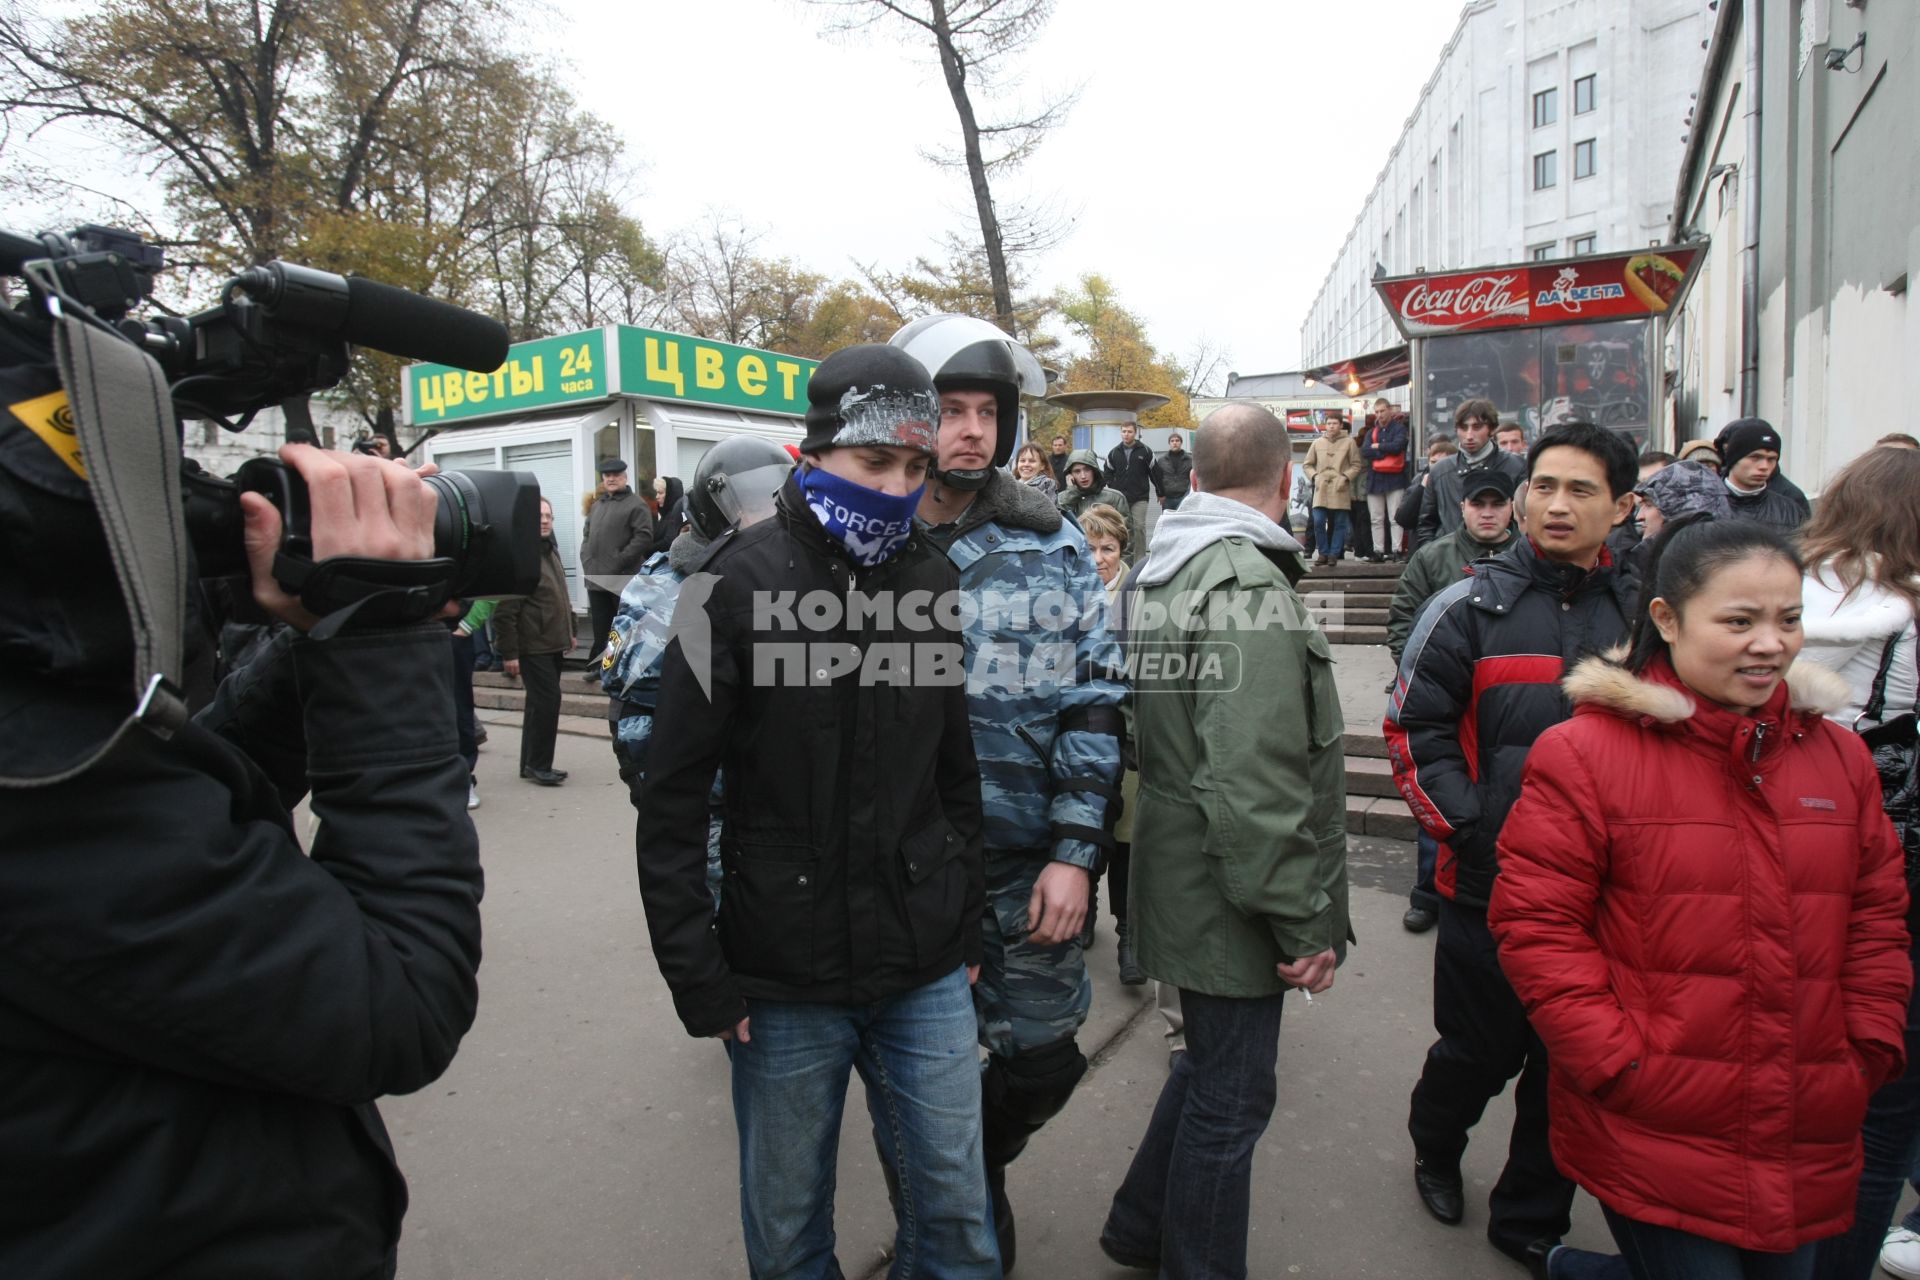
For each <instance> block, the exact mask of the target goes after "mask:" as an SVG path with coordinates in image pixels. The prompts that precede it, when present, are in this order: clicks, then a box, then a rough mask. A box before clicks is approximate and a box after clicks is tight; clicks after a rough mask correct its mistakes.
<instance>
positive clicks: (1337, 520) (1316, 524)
mask: <svg viewBox="0 0 1920 1280" xmlns="http://www.w3.org/2000/svg"><path fill="white" fill-rule="evenodd" d="M1352 532H1353V513H1352V512H1351V511H1348V510H1346V509H1345V508H1335V507H1315V508H1314V509H1313V545H1314V548H1315V551H1316V553H1317V554H1319V555H1323V556H1331V557H1333V558H1334V559H1335V560H1338V559H1339V558H1340V557H1341V556H1342V555H1344V554H1345V553H1346V550H1347V535H1348V534H1349V533H1352Z"/></svg>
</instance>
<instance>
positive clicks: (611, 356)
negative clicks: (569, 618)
mask: <svg viewBox="0 0 1920 1280" xmlns="http://www.w3.org/2000/svg"><path fill="white" fill-rule="evenodd" d="M815 364H816V362H815V361H812V360H803V359H801V358H800V357H798V356H789V355H781V354H779V353H778V352H773V351H760V350H756V349H754V348H752V347H737V346H733V345H731V344H729V343H725V342H710V341H708V340H707V339H705V338H692V337H688V336H687V335H685V334H679V333H662V332H660V331H658V330H654V329H641V328H637V327H635V326H632V325H607V326H605V327H604V328H599V329H587V330H584V331H582V332H580V333H568V334H561V335H560V336H558V337H552V338H540V339H537V340H535V341H532V342H520V343H515V344H514V346H513V347H512V348H510V349H509V351H508V352H507V360H506V363H505V364H503V365H501V366H500V367H499V368H498V369H496V370H494V371H493V372H492V373H468V372H466V371H465V370H461V369H453V368H449V367H447V366H446V365H435V364H417V365H413V366H411V367H409V368H408V369H407V372H406V377H405V379H404V380H403V381H402V383H401V400H402V404H401V410H402V416H403V419H404V421H405V422H406V423H407V424H408V425H410V426H412V427H415V428H418V429H420V430H422V431H427V432H431V433H432V434H431V435H430V437H429V438H428V440H427V441H426V443H425V445H424V446H423V447H422V454H423V455H424V458H425V459H426V460H428V461H431V462H435V463H438V464H439V465H440V466H441V467H443V468H453V467H460V468H464V469H468V470H480V469H489V470H490V469H496V468H497V469H502V470H511V471H531V472H533V473H534V475H536V476H538V477H539V480H540V491H541V493H542V494H544V495H545V496H546V497H547V498H548V499H549V500H550V501H551V502H552V503H553V520H554V537H555V539H556V540H557V542H558V543H559V547H560V557H561V559H562V560H564V561H565V562H566V566H567V587H568V590H569V591H570V592H571V593H572V595H573V603H574V607H575V608H576V609H580V610H584V609H585V608H586V588H585V586H584V585H582V583H581V582H580V565H579V553H580V526H581V522H582V519H583V518H584V517H583V511H582V499H583V498H584V497H585V496H586V495H587V494H590V493H591V492H592V491H593V490H594V488H595V486H596V485H597V484H598V482H599V475H598V466H599V463H600V460H601V459H603V458H624V459H626V462H627V467H628V472H627V474H628V476H629V477H630V479H631V482H632V484H633V486H634V487H635V488H636V489H640V490H643V491H644V490H645V488H646V487H647V486H649V485H651V484H652V482H653V479H654V477H655V476H657V475H665V476H677V477H679V478H680V479H681V480H682V481H685V480H687V479H689V478H691V477H692V475H693V469H694V467H695V466H696V465H697V464H698V463H699V461H700V459H701V458H702V457H703V456H704V455H705V454H706V452H707V450H708V449H709V448H711V447H712V446H713V445H714V444H715V443H716V442H718V441H721V440H724V439H726V438H728V437H729V436H736V435H742V434H746V435H758V436H763V437H765V438H766V439H769V440H772V441H774V442H776V443H779V444H789V443H792V444H798V443H799V442H800V439H801V436H802V431H801V422H800V419H801V417H802V416H803V415H804V414H805V413H806V410H807V379H808V378H810V377H811V376H812V374H813V369H814V366H815Z"/></svg>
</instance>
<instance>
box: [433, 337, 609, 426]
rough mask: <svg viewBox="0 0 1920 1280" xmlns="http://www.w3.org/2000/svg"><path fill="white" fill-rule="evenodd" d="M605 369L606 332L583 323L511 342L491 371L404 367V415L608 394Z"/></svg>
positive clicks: (517, 408) (497, 409)
mask: <svg viewBox="0 0 1920 1280" xmlns="http://www.w3.org/2000/svg"><path fill="white" fill-rule="evenodd" d="M611 386H612V384H611V382H610V381H609V379H608V369H607V333H606V330H604V329H588V330H587V331H585V332H584V333H568V334H563V335H561V336H560V337H557V338H539V339H536V340H535V341H533V342H516V343H514V344H513V346H511V347H509V348H508V349H507V360H506V363H505V364H503V365H501V366H500V367H499V368H498V369H495V370H494V371H493V372H492V373H468V372H467V371H466V370H465V369H450V368H448V367H447V366H446V365H443V364H416V365H413V366H410V367H409V368H408V369H407V404H406V409H407V414H406V416H407V420H408V421H409V422H412V423H414V424H416V425H427V424H431V423H435V422H458V421H460V420H462V419H466V418H478V417H491V416H492V415H494V414H498V413H518V412H521V411H523V410H527V409H544V408H549V407H551V406H553V405H562V404H572V403H574V402H575V401H577V400H604V399H605V398H606V397H607V396H608V395H610V394H612V391H611Z"/></svg>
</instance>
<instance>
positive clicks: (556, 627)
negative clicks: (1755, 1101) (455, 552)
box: [493, 498, 612, 787]
mask: <svg viewBox="0 0 1920 1280" xmlns="http://www.w3.org/2000/svg"><path fill="white" fill-rule="evenodd" d="M540 540H541V551H540V585H539V586H538V587H536V588H534V592H533V594H532V595H530V596H514V597H512V598H510V599H507V600H502V601H501V602H500V607H499V608H498V609H496V610H494V613H493V635H494V648H495V649H496V650H497V651H498V652H499V654H500V657H501V659H502V661H503V662H504V664H505V667H504V669H505V671H506V673H507V674H508V675H510V676H513V677H514V678H516V679H518V680H519V681H520V682H521V685H522V686H523V687H524V688H525V689H526V691H527V701H526V707H525V709H524V710H522V711H521V713H520V776H521V777H523V778H525V779H527V780H528V781H530V782H536V783H538V784H539V785H541V786H543V787H557V786H559V785H560V784H561V783H562V782H565V781H566V780H567V771H566V770H565V769H556V768H554V767H553V748H554V743H555V742H556V740H557V736H558V734H559V732H560V659H561V657H562V655H564V654H565V653H566V652H567V651H568V650H569V649H571V648H573V601H572V600H571V599H570V598H569V597H568V595H567V566H566V564H565V563H564V562H563V561H562V560H561V559H560V548H559V546H557V545H556V544H555V543H554V540H553V504H552V503H551V502H549V501H547V500H546V499H545V498H542V499H540ZM608 625H609V628H611V625H612V624H611V623H609V624H608Z"/></svg>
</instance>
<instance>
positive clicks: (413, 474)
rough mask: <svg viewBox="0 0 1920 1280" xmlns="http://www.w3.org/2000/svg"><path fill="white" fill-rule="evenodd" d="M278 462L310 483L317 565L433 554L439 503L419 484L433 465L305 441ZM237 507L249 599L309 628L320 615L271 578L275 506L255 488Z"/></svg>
mask: <svg viewBox="0 0 1920 1280" xmlns="http://www.w3.org/2000/svg"><path fill="white" fill-rule="evenodd" d="M280 460H281V461H282V462H285V463H286V464H287V465H288V466H290V467H292V468H293V469H294V470H295V471H297V472H299V473H300V477H301V478H302V479H303V480H305V481H306V482H307V510H308V512H309V513H310V518H311V521H312V526H313V527H312V533H313V558H314V560H315V561H316V562H318V561H321V560H326V559H330V558H331V557H334V556H364V557H367V558H369V559H374V560H426V559H430V558H431V557H432V556H433V517H434V509H435V507H436V505H437V500H436V499H435V497H434V494H433V490H432V489H430V488H428V487H427V486H426V485H424V484H422V483H421V481H420V478H421V477H422V476H425V475H431V474H433V467H432V466H431V465H428V466H425V467H422V468H421V469H420V470H418V471H410V470H408V469H407V468H406V467H404V466H402V465H401V464H400V463H397V462H388V461H386V460H384V459H382V458H375V457H371V456H369V455H367V454H358V453H328V452H325V451H324V450H320V449H316V448H314V447H313V446H312V445H306V444H290V445H285V446H283V447H282V448H281V450H280ZM240 510H241V514H242V516H243V517H244V518H245V521H246V534H245V541H246V548H247V563H248V564H249V566H251V568H252V571H253V598H254V600H255V601H256V602H257V603H258V604H259V605H260V607H261V608H262V609H265V610H266V611H267V612H268V613H269V614H271V615H272V616H274V617H276V618H278V619H280V620H281V621H282V622H285V623H288V624H290V625H292V626H295V627H298V628H299V629H300V630H302V631H306V630H308V629H309V628H311V627H312V626H313V625H314V624H315V623H317V622H318V621H320V620H319V619H318V618H316V617H314V616H313V614H312V613H310V612H309V611H308V610H307V608H306V607H305V606H304V605H302V604H301V603H300V600H299V598H298V597H296V596H290V595H288V594H287V593H286V592H285V591H284V590H282V589H281V587H280V584H279V583H278V582H276V581H275V580H274V577H273V557H274V553H275V552H277V551H278V550H279V549H280V530H281V521H280V512H279V510H278V509H277V508H276V507H275V506H274V505H273V504H272V503H271V502H269V501H267V500H266V498H264V497H263V496H261V495H260V494H257V493H243V494H241V495H240Z"/></svg>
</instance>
